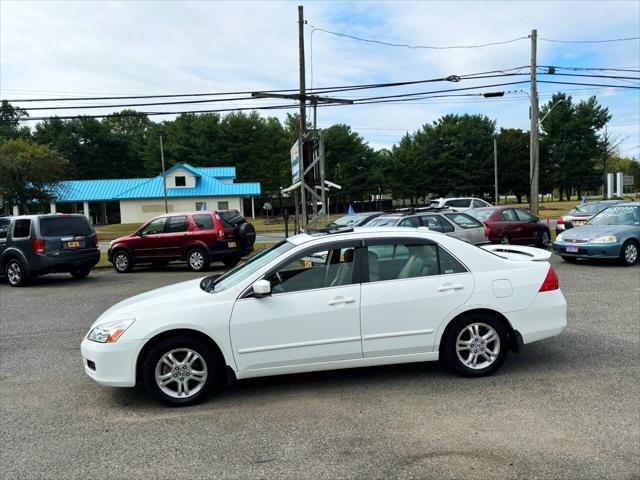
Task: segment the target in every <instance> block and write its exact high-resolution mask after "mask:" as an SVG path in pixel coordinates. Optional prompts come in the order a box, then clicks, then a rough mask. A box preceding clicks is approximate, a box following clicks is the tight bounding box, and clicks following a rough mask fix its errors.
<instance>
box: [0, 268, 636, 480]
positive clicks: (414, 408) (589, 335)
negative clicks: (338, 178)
mask: <svg viewBox="0 0 640 480" xmlns="http://www.w3.org/2000/svg"><path fill="white" fill-rule="evenodd" d="M553 263H554V266H555V268H556V270H557V272H558V275H559V278H560V284H561V287H562V289H563V291H564V293H565V296H566V297H567V301H568V304H569V326H568V328H567V330H566V332H565V333H563V334H562V335H561V336H559V337H555V338H552V339H548V340H544V341H541V342H538V343H534V344H531V345H527V346H526V347H525V351H524V352H523V353H520V354H510V356H509V358H508V359H507V362H506V364H505V365H504V367H503V368H502V369H501V370H500V371H499V372H498V373H497V374H496V375H494V376H492V377H488V378H482V379H466V378H461V377H458V376H456V375H454V374H452V373H450V372H449V371H447V370H446V369H444V368H443V367H442V366H440V365H439V364H438V363H429V364H410V365H397V366H388V367H372V368H362V369H351V370H344V371H332V372H323V373H310V374H302V375H287V376H281V377H271V378H260V379H251V380H245V381H241V382H239V383H238V384H237V385H235V386H234V387H231V388H229V389H228V390H226V391H225V392H223V393H221V394H220V395H218V396H216V397H212V398H210V399H209V400H208V401H206V402H205V403H203V404H201V405H198V406H195V407H190V408H185V409H169V408H166V407H164V406H161V405H159V404H157V403H154V402H153V401H151V400H150V399H149V398H148V397H147V395H146V394H145V392H144V390H143V389H141V388H132V389H110V388H105V387H101V386H98V385H96V384H95V383H94V382H93V381H92V380H90V379H89V378H88V377H87V376H86V375H85V374H84V371H83V366H82V362H81V358H80V351H79V345H80V341H81V338H82V336H83V335H84V334H86V332H87V329H88V328H89V325H90V324H91V323H92V322H93V320H94V319H95V318H96V317H97V316H98V315H99V314H100V313H101V312H102V311H104V310H105V309H106V308H108V307H109V306H110V305H112V304H113V303H115V302H117V301H119V300H122V299H125V298H127V297H129V296H131V295H133V294H135V293H139V292H143V291H146V290H149V289H152V288H156V287H160V286H163V285H167V284H171V283H175V282H179V281H182V280H187V279H190V278H195V277H197V276H198V275H197V274H194V273H191V272H189V271H188V270H186V268H185V267H184V266H180V265H176V266H170V267H169V268H168V269H166V270H154V269H152V268H148V269H142V270H138V271H136V272H134V273H132V274H128V275H119V274H116V273H115V272H113V271H112V270H101V271H95V272H93V273H92V274H91V276H90V277H89V278H87V279H85V280H73V279H71V277H70V276H68V275H51V276H47V277H43V278H40V279H38V280H37V281H36V282H35V283H34V285H32V286H29V287H26V288H21V289H16V288H11V287H9V286H8V285H7V284H6V281H4V280H3V281H2V283H0V319H1V320H0V422H1V425H0V445H1V448H0V477H1V478H7V479H9V478H11V479H13V478H39V479H40V478H53V479H85V478H97V479H133V478H171V479H183V478H184V479H187V478H188V479H192V478H233V479H247V478H264V479H271V478H291V479H307V478H308V479H321V478H327V479H336V478H380V479H388V478H436V479H445V478H460V479H466V478H483V479H487V478H526V479H533V478H544V479H546V478H554V479H555V478H567V479H590V478H594V479H596V478H597V479H601V478H616V479H619V478H639V476H640V401H639V400H638V399H639V398H640V382H639V379H640V378H639V377H640V367H639V362H638V359H639V356H638V354H639V351H640V300H639V299H640V295H639V293H640V266H635V267H631V268H624V267H620V266H617V265H611V264H608V263H598V264H587V265H583V264H579V265H570V264H565V263H563V262H562V261H561V260H557V259H556V258H555V257H554V259H553Z"/></svg>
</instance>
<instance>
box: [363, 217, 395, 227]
mask: <svg viewBox="0 0 640 480" xmlns="http://www.w3.org/2000/svg"><path fill="white" fill-rule="evenodd" d="M397 221H398V217H378V218H374V219H373V220H371V221H370V222H369V223H367V227H384V226H385V225H391V226H393V225H395V224H396V222H397Z"/></svg>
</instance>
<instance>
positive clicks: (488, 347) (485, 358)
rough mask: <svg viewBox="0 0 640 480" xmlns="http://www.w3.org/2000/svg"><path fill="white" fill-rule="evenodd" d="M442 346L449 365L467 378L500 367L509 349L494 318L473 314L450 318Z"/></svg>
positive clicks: (506, 340) (505, 338)
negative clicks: (455, 318)
mask: <svg viewBox="0 0 640 480" xmlns="http://www.w3.org/2000/svg"><path fill="white" fill-rule="evenodd" d="M443 347H444V352H443V353H444V357H445V360H446V362H447V364H448V365H449V367H450V368H452V369H453V370H455V371H456V372H458V373H459V374H461V375H464V376H467V377H481V376H485V375H491V374H492V373H493V372H495V371H496V370H498V368H500V366H502V364H503V363H504V361H505V360H506V358H507V352H508V350H509V336H508V333H507V330H506V328H505V327H504V325H503V324H502V322H500V321H499V320H497V319H496V318H494V317H492V316H490V315H484V314H474V315H468V316H464V317H461V318H459V319H457V320H454V323H453V324H452V325H451V327H450V328H449V329H448V330H447V334H446V337H445V339H444V345H443Z"/></svg>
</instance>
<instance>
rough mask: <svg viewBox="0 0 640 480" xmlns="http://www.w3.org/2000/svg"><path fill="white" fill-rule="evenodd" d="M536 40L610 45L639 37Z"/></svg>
mask: <svg viewBox="0 0 640 480" xmlns="http://www.w3.org/2000/svg"><path fill="white" fill-rule="evenodd" d="M538 40H542V41H545V42H553V43H612V42H626V41H628V40H640V37H624V38H609V39H606V40H556V39H552V38H542V37H538Z"/></svg>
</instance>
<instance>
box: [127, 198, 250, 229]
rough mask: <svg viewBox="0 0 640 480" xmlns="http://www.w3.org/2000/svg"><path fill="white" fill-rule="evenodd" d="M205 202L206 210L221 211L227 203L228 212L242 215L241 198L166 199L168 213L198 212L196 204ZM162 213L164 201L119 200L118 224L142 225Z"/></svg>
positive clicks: (159, 199) (160, 199)
mask: <svg viewBox="0 0 640 480" xmlns="http://www.w3.org/2000/svg"><path fill="white" fill-rule="evenodd" d="M199 202H206V203H207V210H208V211H213V210H222V207H224V205H221V204H220V202H228V203H229V209H230V210H239V211H240V212H241V213H242V214H243V215H244V212H243V208H242V197H183V198H171V197H170V198H168V199H167V204H168V207H169V213H175V212H192V211H194V210H198V209H197V208H196V203H199ZM163 213H164V199H162V198H157V199H153V200H120V223H144V222H146V221H147V220H150V219H152V218H154V217H157V216H159V215H162V214H163Z"/></svg>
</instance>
